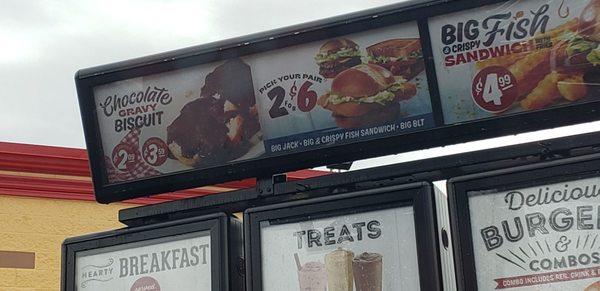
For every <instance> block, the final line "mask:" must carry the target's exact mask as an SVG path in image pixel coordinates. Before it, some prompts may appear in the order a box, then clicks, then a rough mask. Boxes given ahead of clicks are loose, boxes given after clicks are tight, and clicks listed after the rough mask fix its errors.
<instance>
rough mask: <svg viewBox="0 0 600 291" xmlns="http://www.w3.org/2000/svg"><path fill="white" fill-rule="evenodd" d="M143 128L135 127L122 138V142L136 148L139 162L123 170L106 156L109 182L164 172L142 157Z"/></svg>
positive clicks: (136, 158)
mask: <svg viewBox="0 0 600 291" xmlns="http://www.w3.org/2000/svg"><path fill="white" fill-rule="evenodd" d="M141 132H142V131H141V129H139V128H135V129H133V130H131V131H130V132H129V133H128V134H127V135H126V136H125V137H124V138H123V139H122V140H121V142H120V143H121V144H126V145H128V146H130V147H131V148H132V149H134V152H133V154H135V160H136V161H137V163H136V164H135V165H134V166H133V168H132V169H131V170H129V171H121V170H119V169H117V168H115V167H114V165H113V162H112V160H111V159H110V158H109V157H107V156H104V162H105V165H106V173H107V175H108V182H109V183H114V182H124V181H132V180H137V179H141V178H146V177H151V176H157V175H160V174H162V173H161V172H159V171H157V170H156V169H154V168H153V167H152V166H150V165H148V164H147V163H146V162H145V161H144V159H142V153H141V151H140V133H141Z"/></svg>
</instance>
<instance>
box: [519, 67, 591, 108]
mask: <svg viewBox="0 0 600 291" xmlns="http://www.w3.org/2000/svg"><path fill="white" fill-rule="evenodd" d="M587 90H588V89H587V84H586V83H585V82H584V80H583V74H582V73H578V74H575V75H570V74H560V73H558V72H556V71H553V72H552V73H550V74H548V75H547V76H546V77H545V78H544V79H543V80H542V81H540V82H539V83H538V84H537V87H535V89H533V91H531V93H529V94H528V95H527V97H525V99H523V100H522V101H521V107H522V108H523V109H525V110H535V109H542V108H544V107H546V106H548V105H550V104H551V103H553V102H554V101H556V99H558V98H560V97H563V98H564V99H566V100H567V101H570V102H574V101H577V100H580V99H582V98H584V97H585V96H586V95H587V93H588V91H587Z"/></svg>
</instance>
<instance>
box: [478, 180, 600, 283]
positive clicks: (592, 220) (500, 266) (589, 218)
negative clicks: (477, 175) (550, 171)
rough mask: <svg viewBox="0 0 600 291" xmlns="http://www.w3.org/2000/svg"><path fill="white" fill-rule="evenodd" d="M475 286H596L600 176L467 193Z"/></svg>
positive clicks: (599, 253) (598, 277) (599, 265)
mask: <svg viewBox="0 0 600 291" xmlns="http://www.w3.org/2000/svg"><path fill="white" fill-rule="evenodd" d="M469 209H470V220H471V233H472V239H473V254H474V259H475V269H476V272H477V286H478V288H479V290H497V289H508V290H531V291H534V290H557V291H558V290H561V291H564V290H581V291H597V290H600V289H599V288H600V178H588V179H582V180H576V181H567V182H563V183H556V184H549V185H541V186H537V187H530V188H525V189H516V190H509V191H503V192H495V193H488V192H485V193H479V192H474V193H470V194H469Z"/></svg>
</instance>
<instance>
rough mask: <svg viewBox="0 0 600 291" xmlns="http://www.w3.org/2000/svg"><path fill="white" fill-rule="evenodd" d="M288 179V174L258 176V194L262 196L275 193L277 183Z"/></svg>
mask: <svg viewBox="0 0 600 291" xmlns="http://www.w3.org/2000/svg"><path fill="white" fill-rule="evenodd" d="M286 181H287V175H286V174H276V175H272V176H268V177H258V178H256V191H258V196H261V197H262V196H272V195H275V184H278V183H283V182H286Z"/></svg>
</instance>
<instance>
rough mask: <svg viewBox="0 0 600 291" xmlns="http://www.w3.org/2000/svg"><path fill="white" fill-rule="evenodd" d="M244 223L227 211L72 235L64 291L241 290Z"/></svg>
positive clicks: (64, 248)
mask: <svg viewBox="0 0 600 291" xmlns="http://www.w3.org/2000/svg"><path fill="white" fill-rule="evenodd" d="M242 253H243V242H242V225H241V222H240V221H239V220H238V219H237V218H235V217H232V216H228V215H226V214H223V213H214V214H210V215H205V216H197V217H194V218H188V219H181V220H172V221H169V222H163V223H154V224H149V225H144V226H137V227H127V228H124V229H119V230H113V231H109V232H103V233H95V234H90V235H85V236H80V237H73V238H68V239H67V240H65V242H64V243H63V246H62V278H61V279H62V280H61V290H62V291H77V290H78V291H100V290H102V291H106V290H119V291H121V290H126V291H161V290H163V291H165V290H181V291H230V290H235V291H237V290H242V289H243V276H244V274H243V272H241V271H240V270H241V268H242V267H243V266H242V265H243V255H242Z"/></svg>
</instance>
